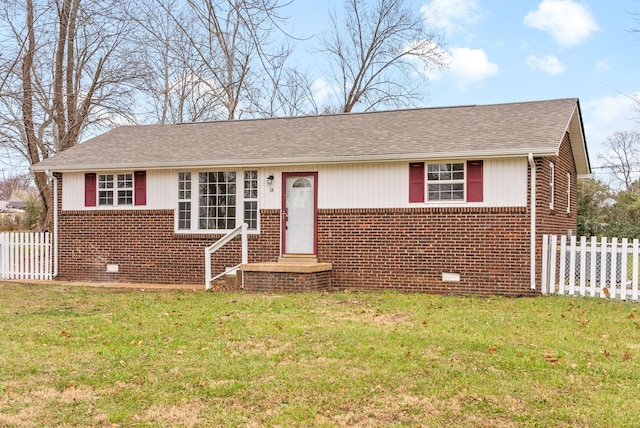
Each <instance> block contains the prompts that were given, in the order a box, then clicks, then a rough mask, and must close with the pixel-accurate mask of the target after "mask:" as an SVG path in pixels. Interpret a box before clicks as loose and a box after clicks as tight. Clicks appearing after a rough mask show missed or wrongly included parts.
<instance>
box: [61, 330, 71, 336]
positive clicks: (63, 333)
mask: <svg viewBox="0 0 640 428" xmlns="http://www.w3.org/2000/svg"><path fill="white" fill-rule="evenodd" d="M62 335H63V336H64V337H71V333H69V332H68V331H66V330H62Z"/></svg>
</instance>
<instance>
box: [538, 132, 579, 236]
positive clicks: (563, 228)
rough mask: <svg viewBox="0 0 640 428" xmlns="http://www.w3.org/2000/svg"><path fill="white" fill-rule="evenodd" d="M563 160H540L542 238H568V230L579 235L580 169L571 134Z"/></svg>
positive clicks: (563, 148)
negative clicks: (552, 185)
mask: <svg viewBox="0 0 640 428" xmlns="http://www.w3.org/2000/svg"><path fill="white" fill-rule="evenodd" d="M559 153H560V154H559V156H551V157H546V158H542V159H536V168H537V171H538V173H537V174H538V176H537V181H538V183H537V184H538V185H537V189H538V190H537V195H536V199H537V204H536V209H537V212H536V217H537V218H536V220H537V222H536V223H537V226H536V227H537V229H538V234H539V235H542V234H545V233H546V234H556V235H565V234H566V233H567V230H571V231H572V233H576V230H577V219H578V216H577V213H578V207H577V199H576V191H575V190H576V188H577V178H576V175H577V174H576V165H575V162H574V160H573V152H572V150H571V143H570V139H569V134H568V133H567V134H565V137H564V139H563V141H562V144H561V145H560V151H559ZM551 162H553V164H554V165H555V195H554V208H553V209H550V208H549V201H550V188H549V180H550V174H551V166H550V164H551ZM567 173H570V174H571V189H572V192H571V209H570V212H569V213H567Z"/></svg>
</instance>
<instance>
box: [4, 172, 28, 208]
mask: <svg viewBox="0 0 640 428" xmlns="http://www.w3.org/2000/svg"><path fill="white" fill-rule="evenodd" d="M30 184H31V178H30V177H29V175H28V174H18V175H8V174H5V172H4V171H3V172H2V173H1V174H0V200H4V201H7V200H9V198H10V197H11V194H12V193H13V192H14V191H16V190H26V189H28V188H29V187H30Z"/></svg>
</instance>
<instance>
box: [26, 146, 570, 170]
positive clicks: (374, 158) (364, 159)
mask: <svg viewBox="0 0 640 428" xmlns="http://www.w3.org/2000/svg"><path fill="white" fill-rule="evenodd" d="M529 153H533V155H534V156H535V157H544V156H554V155H557V154H558V150H557V147H544V148H540V147H538V148H529V149H517V150H502V151H499V152H495V151H488V150H473V151H468V152H440V153H431V154H428V153H402V154H385V155H360V156H331V157H308V158H272V159H225V160H210V161H203V160H198V161H186V162H148V163H140V162H130V163H119V164H109V163H104V164H93V165H87V164H76V165H61V166H55V165H34V166H32V167H31V170H32V171H33V172H46V171H50V172H80V171H107V170H154V169H156V170H157V169H200V168H211V167H222V168H234V167H274V166H291V165H311V164H340V163H369V162H390V161H391V162H401V161H416V160H426V161H433V160H445V159H474V158H482V159H491V158H508V157H526V156H528V154H529Z"/></svg>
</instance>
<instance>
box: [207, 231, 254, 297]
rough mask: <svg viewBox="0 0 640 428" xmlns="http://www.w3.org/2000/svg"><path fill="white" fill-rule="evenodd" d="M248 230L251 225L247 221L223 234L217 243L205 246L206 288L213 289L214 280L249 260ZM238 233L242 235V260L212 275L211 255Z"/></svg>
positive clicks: (233, 270)
mask: <svg viewBox="0 0 640 428" xmlns="http://www.w3.org/2000/svg"><path fill="white" fill-rule="evenodd" d="M247 230H249V225H248V224H247V223H243V224H242V225H240V226H238V227H236V228H235V229H233V230H232V231H231V232H229V233H227V234H226V235H225V236H223V237H222V238H220V239H219V240H218V241H217V242H216V243H214V244H213V245H211V246H209V247H207V248H205V250H204V266H205V288H206V289H207V290H209V289H211V283H212V282H213V281H215V280H216V279H218V278H220V277H222V276H224V275H229V274H230V273H233V272H235V271H237V270H238V269H239V268H240V266H241V265H242V264H245V263H247V262H248V260H249V243H248V239H247ZM238 235H242V261H241V262H240V264H238V265H236V266H233V267H232V268H229V269H227V270H225V271H224V272H222V273H219V274H218V275H216V276H214V277H212V276H211V275H212V273H211V255H212V254H213V253H215V252H216V251H217V250H219V249H220V248H222V246H224V245H225V244H226V243H228V242H230V241H231V240H232V239H233V238H235V237H236V236H238Z"/></svg>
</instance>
